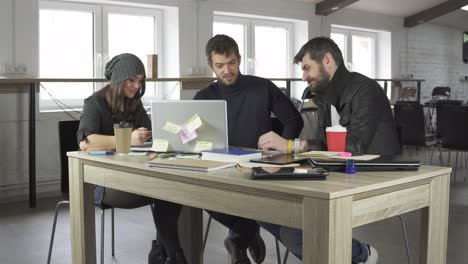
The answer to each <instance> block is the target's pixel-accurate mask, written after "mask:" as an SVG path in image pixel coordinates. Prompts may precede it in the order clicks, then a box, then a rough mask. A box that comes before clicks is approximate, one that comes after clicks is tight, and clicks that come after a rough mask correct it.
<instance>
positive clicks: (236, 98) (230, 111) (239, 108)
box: [194, 74, 304, 148]
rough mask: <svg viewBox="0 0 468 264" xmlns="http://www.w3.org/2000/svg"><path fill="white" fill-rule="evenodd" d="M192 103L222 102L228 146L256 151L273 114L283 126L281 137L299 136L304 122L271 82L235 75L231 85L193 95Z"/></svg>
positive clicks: (212, 87)
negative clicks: (226, 122) (224, 108)
mask: <svg viewBox="0 0 468 264" xmlns="http://www.w3.org/2000/svg"><path fill="white" fill-rule="evenodd" d="M194 99H195V100H226V102H227V115H228V137H229V145H230V146H236V147H246V148H257V142H258V138H259V137H260V136H261V135H263V134H265V133H267V132H269V131H271V130H272V118H271V113H273V114H274V115H275V116H276V118H278V120H279V121H280V122H281V124H282V125H283V133H282V136H283V137H284V138H287V139H293V138H296V137H298V136H299V134H300V132H301V130H302V127H303V126H304V122H303V121H302V117H301V115H300V114H299V112H298V111H297V110H296V108H295V107H294V105H293V103H292V102H291V100H289V98H288V97H287V96H286V95H285V94H283V93H282V92H281V90H280V89H279V88H278V87H277V86H276V85H275V84H274V83H272V82H271V81H269V80H267V79H263V78H259V77H255V76H250V75H242V74H240V75H239V79H238V80H237V82H236V83H235V84H233V85H229V86H225V85H223V84H222V83H220V82H214V83H212V84H210V85H209V86H208V87H206V88H205V89H203V90H201V91H199V92H198V93H197V94H196V95H195V98H194Z"/></svg>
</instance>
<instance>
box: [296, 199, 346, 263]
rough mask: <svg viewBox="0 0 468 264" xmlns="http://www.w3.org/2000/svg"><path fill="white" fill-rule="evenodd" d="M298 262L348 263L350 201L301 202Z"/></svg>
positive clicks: (312, 200) (305, 200) (320, 200)
mask: <svg viewBox="0 0 468 264" xmlns="http://www.w3.org/2000/svg"><path fill="white" fill-rule="evenodd" d="M303 202H304V209H303V223H302V225H303V245H302V262H303V263H305V264H340V263H351V239H352V226H351V220H352V214H351V213H352V202H353V200H352V197H343V198H339V199H333V200H326V199H316V198H308V197H306V198H304V201H303Z"/></svg>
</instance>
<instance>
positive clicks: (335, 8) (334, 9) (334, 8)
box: [331, 6, 340, 11]
mask: <svg viewBox="0 0 468 264" xmlns="http://www.w3.org/2000/svg"><path fill="white" fill-rule="evenodd" d="M338 9H340V7H338V6H334V7H332V8H331V10H332V11H336V10H338Z"/></svg>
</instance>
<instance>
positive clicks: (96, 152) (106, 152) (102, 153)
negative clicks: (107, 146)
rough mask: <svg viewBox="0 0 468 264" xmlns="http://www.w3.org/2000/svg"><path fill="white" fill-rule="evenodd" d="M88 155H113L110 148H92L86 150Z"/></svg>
mask: <svg viewBox="0 0 468 264" xmlns="http://www.w3.org/2000/svg"><path fill="white" fill-rule="evenodd" d="M88 154H89V155H114V154H115V152H114V151H112V150H92V151H89V152H88Z"/></svg>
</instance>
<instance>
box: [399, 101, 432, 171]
mask: <svg viewBox="0 0 468 264" xmlns="http://www.w3.org/2000/svg"><path fill="white" fill-rule="evenodd" d="M393 113H394V116H395V121H396V124H397V127H398V130H399V133H400V143H401V145H402V146H407V147H415V148H416V149H417V148H418V147H423V148H424V149H425V150H430V157H429V153H427V155H426V157H427V162H428V163H429V164H431V163H432V154H433V150H434V148H433V146H434V145H435V144H436V142H435V140H434V135H433V134H426V125H425V117H424V109H423V106H422V105H421V104H419V103H418V102H406V101H405V102H401V101H398V102H396V104H395V105H394V108H393Z"/></svg>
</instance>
